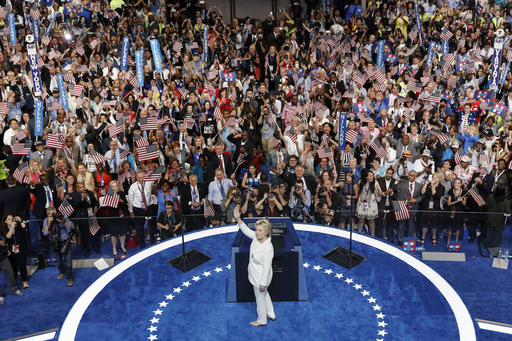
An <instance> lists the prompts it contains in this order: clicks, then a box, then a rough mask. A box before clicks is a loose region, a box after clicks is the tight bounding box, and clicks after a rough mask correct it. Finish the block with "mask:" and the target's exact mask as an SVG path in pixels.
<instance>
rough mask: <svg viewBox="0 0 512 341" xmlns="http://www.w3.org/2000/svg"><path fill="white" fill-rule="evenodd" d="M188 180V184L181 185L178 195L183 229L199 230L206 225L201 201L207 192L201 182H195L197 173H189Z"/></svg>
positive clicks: (188, 230)
mask: <svg viewBox="0 0 512 341" xmlns="http://www.w3.org/2000/svg"><path fill="white" fill-rule="evenodd" d="M188 181H189V183H188V184H183V185H182V186H181V188H180V195H181V207H182V212H183V216H184V220H185V229H186V231H187V232H190V231H194V230H200V229H202V228H204V226H205V225H206V221H205V218H204V205H203V201H204V200H206V199H205V198H206V195H207V193H208V192H207V191H206V188H205V186H204V184H203V183H198V182H197V175H195V174H192V175H190V176H189V177H188Z"/></svg>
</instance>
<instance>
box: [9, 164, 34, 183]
mask: <svg viewBox="0 0 512 341" xmlns="http://www.w3.org/2000/svg"><path fill="white" fill-rule="evenodd" d="M28 171H29V168H28V162H27V161H25V162H23V163H22V164H21V165H19V166H18V167H17V168H16V169H15V170H14V173H13V174H12V176H13V177H14V178H15V179H16V180H18V181H19V182H20V183H22V184H28V183H29V181H30V177H29V176H27V175H26V173H27V172H28Z"/></svg>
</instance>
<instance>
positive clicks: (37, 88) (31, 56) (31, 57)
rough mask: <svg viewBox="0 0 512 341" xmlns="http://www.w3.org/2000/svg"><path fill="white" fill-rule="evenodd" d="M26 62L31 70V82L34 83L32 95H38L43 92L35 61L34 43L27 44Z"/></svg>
mask: <svg viewBox="0 0 512 341" xmlns="http://www.w3.org/2000/svg"><path fill="white" fill-rule="evenodd" d="M27 56H28V63H29V65H30V71H31V72H32V83H33V84H34V95H35V96H36V97H39V96H41V95H42V94H43V83H42V81H41V72H40V71H39V63H38V62H37V58H38V57H37V49H36V44H27Z"/></svg>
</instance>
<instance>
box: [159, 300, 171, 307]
mask: <svg viewBox="0 0 512 341" xmlns="http://www.w3.org/2000/svg"><path fill="white" fill-rule="evenodd" d="M167 304H169V303H167V302H165V301H163V302H160V303H158V305H159V306H160V308H161V307H167Z"/></svg>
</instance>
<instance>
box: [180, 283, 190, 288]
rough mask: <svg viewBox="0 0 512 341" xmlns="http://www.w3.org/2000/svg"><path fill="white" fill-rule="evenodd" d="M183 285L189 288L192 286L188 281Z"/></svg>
mask: <svg viewBox="0 0 512 341" xmlns="http://www.w3.org/2000/svg"><path fill="white" fill-rule="evenodd" d="M181 285H183V286H184V287H187V288H188V287H189V286H190V282H189V281H186V282H183V283H181Z"/></svg>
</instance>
